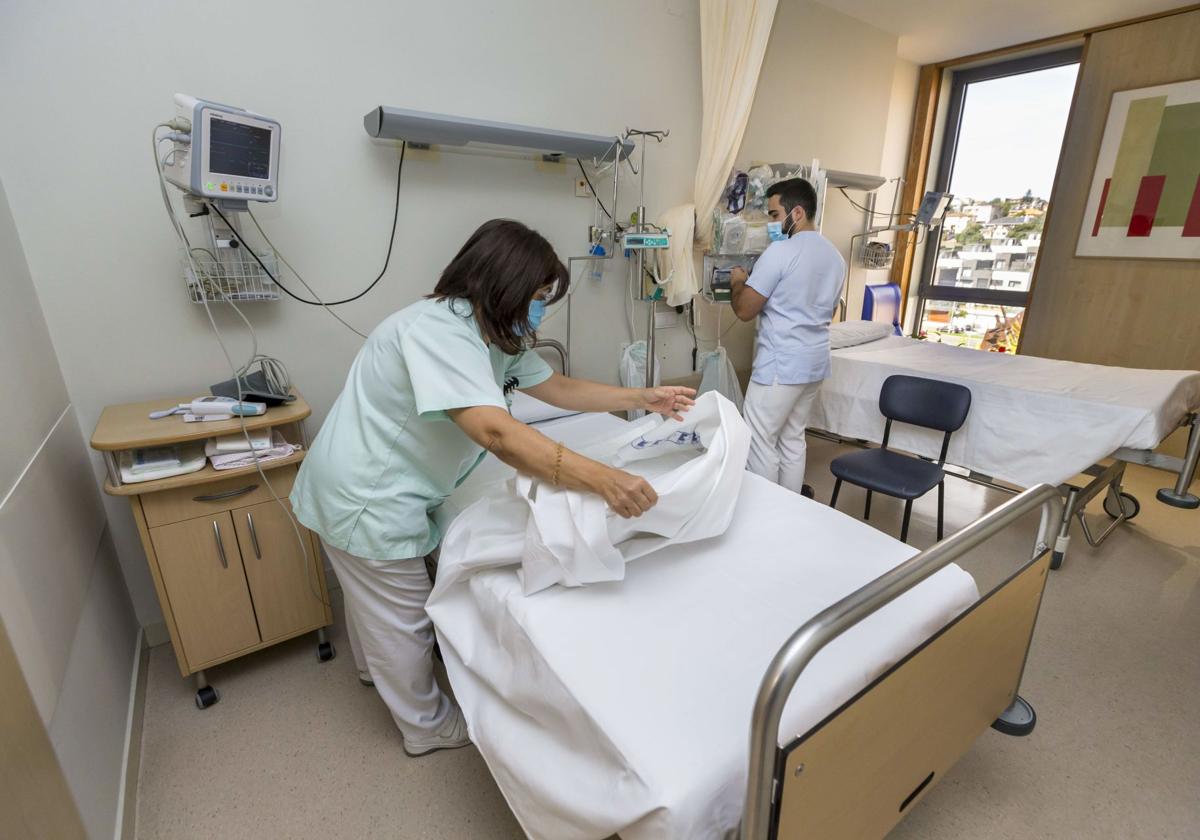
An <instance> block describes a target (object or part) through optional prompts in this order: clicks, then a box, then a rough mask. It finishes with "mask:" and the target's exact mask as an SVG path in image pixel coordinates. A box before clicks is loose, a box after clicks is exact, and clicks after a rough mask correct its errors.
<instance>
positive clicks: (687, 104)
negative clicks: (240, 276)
mask: <svg viewBox="0 0 1200 840" xmlns="http://www.w3.org/2000/svg"><path fill="white" fill-rule="evenodd" d="M51 56H53V59H52V60H50V57H51ZM698 68H699V21H698V15H697V12H696V8H695V2H694V0H656V1H655V2H639V0H613V2H607V3H604V4H599V3H591V2H585V0H571V2H563V1H562V0H557V2H556V1H555V0H522V2H520V3H516V2H506V3H494V2H487V1H486V0H469V2H459V3H416V2H398V0H373V1H372V2H359V3H355V4H338V3H317V2H283V0H274V2H256V3H245V2H240V1H235V0H212V1H211V2H208V3H203V4H196V3H178V2H151V0H141V2H129V3H121V4H114V3H92V2H80V1H79V0H77V1H76V2H59V3H52V4H51V3H42V2H39V0H16V1H15V2H6V3H5V4H4V5H3V8H2V9H0V79H4V80H5V81H4V82H3V83H2V84H0V110H2V111H3V113H5V114H6V115H18V114H19V115H20V116H19V118H12V117H10V116H6V118H5V121H4V122H5V126H4V131H3V132H0V176H2V177H3V178H4V179H5V182H6V183H7V185H8V189H9V194H10V199H11V202H12V207H13V213H14V215H15V216H16V218H17V221H18V224H19V227H20V230H21V233H22V237H23V239H24V243H25V250H26V254H27V257H28V260H29V264H30V267H31V269H32V272H33V275H34V278H35V280H36V283H37V286H38V292H39V294H40V296H41V299H42V304H43V307H44V309H45V312H46V320H47V322H48V324H49V327H50V332H51V335H52V336H53V339H54V344H55V346H56V348H57V349H58V353H59V357H60V359H61V363H62V368H63V373H64V376H65V378H66V382H67V386H68V388H69V390H70V392H71V394H72V396H73V398H74V401H75V405H76V408H77V410H78V412H79V418H80V425H81V426H82V427H83V430H84V432H85V433H90V430H91V429H92V427H93V426H94V423H95V421H96V419H97V417H98V416H99V413H100V410H101V409H102V407H103V406H104V405H106V404H110V403H118V402H126V401H131V400H140V399H150V398H153V397H155V396H157V395H167V394H179V393H194V394H201V393H204V392H205V389H206V386H207V385H209V384H211V383H212V382H216V381H218V380H220V379H224V378H228V376H229V372H228V370H227V368H226V367H225V363H224V361H223V359H222V357H221V354H220V353H219V351H218V348H217V345H216V344H215V342H214V340H213V337H212V332H211V329H210V327H209V325H208V323H207V321H206V319H205V316H204V312H203V310H202V309H201V308H200V307H198V306H196V305H193V304H191V303H189V302H188V301H187V298H186V296H185V290H184V287H183V283H182V281H181V279H180V277H179V265H178V256H177V253H176V250H175V243H174V240H173V236H172V233H171V229H170V227H169V225H168V222H167V219H166V215H165V213H164V212H163V208H162V206H161V201H160V198H159V195H158V187H157V185H156V180H155V175H154V170H153V166H152V161H151V157H150V132H151V129H152V128H153V127H154V125H155V124H156V123H158V122H159V121H161V120H163V119H165V118H169V117H171V116H173V108H174V106H173V102H172V95H173V94H174V93H175V92H177V91H183V92H188V93H192V94H195V95H199V96H203V97H207V98H211V99H215V100H217V101H222V102H229V103H232V104H237V105H242V106H244V107H248V108H251V109H254V110H258V111H261V112H263V113H265V114H268V115H270V116H273V117H275V118H277V119H279V120H280V121H281V122H282V124H283V153H282V154H283V161H282V175H281V179H282V180H281V188H280V194H281V196H282V198H281V200H280V201H279V202H278V203H277V204H276V205H274V206H271V207H269V208H264V209H263V210H262V211H261V213H259V218H260V220H261V221H262V222H263V224H264V226H265V227H266V228H267V229H268V231H269V232H270V233H271V234H272V238H273V239H274V240H275V242H276V244H277V245H279V246H280V248H281V249H282V250H283V251H284V252H285V253H286V254H287V256H288V258H289V260H290V261H291V262H292V263H293V264H294V265H296V267H297V268H299V269H300V270H301V271H303V272H304V273H305V275H306V279H307V280H308V281H309V283H310V284H312V285H313V286H314V287H315V288H317V289H318V290H319V291H320V292H321V293H322V294H324V295H325V296H327V297H328V298H331V299H333V298H337V297H341V296H345V295H347V294H349V293H352V292H357V291H358V290H360V288H361V287H363V286H364V285H365V284H366V282H367V281H368V280H369V279H371V278H373V277H374V276H375V275H376V273H378V271H379V268H380V266H381V264H382V261H383V254H384V250H385V248H386V244H387V243H386V237H387V233H388V230H389V226H390V222H391V218H390V215H391V206H392V197H393V184H394V180H393V179H394V175H395V167H396V160H397V152H396V148H395V147H394V146H393V145H388V144H381V143H378V142H375V141H372V140H371V139H370V138H369V137H368V136H367V135H366V133H365V131H364V130H363V126H362V117H363V115H364V114H365V113H366V112H367V111H368V110H370V109H371V108H373V107H375V106H376V105H380V104H389V105H397V106H404V107H409V108H416V109H425V110H430V111H437V112H443V113H450V114H463V115H468V116H473V117H480V118H488V119H497V120H505V121H511V122H518V123H528V124H533V125H542V126H549V127H556V128H562V129H570V130H578V131H590V132H596V133H612V134H615V133H619V132H621V131H623V130H624V129H625V128H626V127H627V126H632V127H637V128H668V129H670V130H671V136H670V137H669V138H668V139H667V141H666V142H665V143H664V144H663V145H662V146H661V147H655V148H652V149H651V150H650V151H649V153H648V161H647V170H646V171H647V178H646V204H647V206H648V207H649V209H650V212H651V213H653V212H656V211H658V210H662V209H665V208H667V207H669V206H672V205H674V204H677V203H679V202H680V201H683V200H686V199H688V198H689V197H690V192H691V189H692V180H693V177H694V162H695V159H696V155H697V150H698V137H697V135H698V132H699V126H700V90H699V70H698ZM18 80H19V81H18ZM547 169H549V171H547ZM626 172H628V170H626ZM575 174H576V170H574V169H573V168H572V167H568V166H565V165H564V166H559V167H557V168H554V167H549V168H547V167H540V166H538V165H535V164H534V163H533V162H531V161H513V160H506V159H501V158H495V157H492V158H485V157H477V156H470V155H461V154H443V155H440V156H437V155H429V154H424V155H422V154H411V153H410V155H409V157H408V162H407V164H406V166H405V172H404V186H403V191H402V194H401V209H400V220H399V230H398V233H397V241H396V250H395V254H394V255H393V262H392V268H391V270H390V271H389V273H388V276H386V277H385V278H384V280H383V281H382V282H381V283H380V284H379V286H378V287H377V289H376V290H375V291H374V292H372V293H371V294H370V295H368V296H367V297H366V298H364V299H363V300H361V301H358V302H356V303H354V304H351V305H348V306H345V307H342V310H341V311H342V314H343V316H344V317H345V318H346V319H347V320H349V321H350V322H351V323H353V324H355V325H356V326H358V327H359V328H360V329H362V330H364V331H366V330H367V329H370V328H371V327H373V326H374V325H375V324H376V323H378V322H379V321H380V320H382V319H383V318H384V317H385V316H386V315H388V314H389V313H391V312H392V311H394V310H396V309H398V308H400V307H403V306H405V305H407V304H409V303H411V302H412V301H414V300H416V299H417V298H418V297H419V296H421V295H423V294H425V293H427V292H428V291H430V290H431V289H432V287H433V285H434V283H435V282H436V279H437V276H438V274H439V273H440V271H441V269H442V268H443V267H444V266H445V264H446V263H447V262H448V261H449V259H450V258H451V257H452V256H453V254H454V252H455V251H456V250H457V248H458V247H459V245H461V243H462V241H463V240H464V239H465V237H466V235H467V234H468V233H469V232H470V231H471V230H472V229H474V228H475V227H476V226H477V225H478V224H479V223H480V222H482V221H484V220H486V219H488V218H491V217H494V216H508V217H514V218H518V219H521V220H523V221H525V222H527V223H528V224H530V225H533V226H534V227H536V228H538V229H540V230H541V231H542V232H543V233H545V234H546V235H547V236H548V238H549V239H550V240H551V242H553V243H554V245H555V246H556V248H557V249H558V251H559V253H560V255H563V256H566V255H570V254H578V253H583V252H584V250H585V247H584V245H585V236H586V227H587V225H588V224H590V223H591V221H592V212H593V211H592V206H591V203H590V202H589V201H587V200H585V199H579V198H575V194H574V178H575ZM598 186H599V185H598ZM601 190H602V191H603V188H602V187H601ZM623 196H624V198H623V200H622V202H621V203H622V212H624V213H626V214H627V213H628V212H629V208H630V207H631V206H632V204H633V201H632V200H631V199H633V197H634V191H633V190H631V189H624V190H623ZM623 269H624V261H623V260H621V261H619V265H618V266H614V267H612V268H610V270H609V271H608V273H607V274H606V276H605V279H604V281H602V283H601V284H599V285H597V284H596V283H594V282H592V281H582V285H581V287H580V289H579V292H578V294H577V296H576V297H575V313H574V314H575V318H574V327H575V334H574V340H573V343H574V350H575V353H574V361H575V365H576V373H579V374H582V375H585V376H591V377H595V378H600V379H607V380H615V375H616V369H617V360H618V354H619V349H620V345H621V343H622V342H624V341H628V336H627V330H626V327H625V314H624V297H623V295H624V288H625V287H624V278H625V273H624V270H623ZM577 282H581V281H577ZM246 311H247V312H248V314H249V316H250V318H251V320H252V321H253V322H254V324H255V326H256V328H257V329H258V332H259V336H260V339H261V347H262V350H263V351H264V352H267V353H270V354H272V355H275V356H278V357H279V358H281V359H283V360H284V362H285V363H286V364H287V365H288V367H289V368H290V369H291V371H292V374H293V376H294V378H295V381H296V382H297V384H298V386H299V387H300V389H301V390H302V392H303V393H304V394H305V396H306V397H307V398H308V399H309V401H310V402H311V403H312V405H313V408H314V411H315V417H314V419H313V421H311V424H310V431H315V430H316V428H317V424H319V422H320V420H321V419H322V418H323V416H324V415H325V413H326V411H327V410H328V408H329V406H330V404H331V403H332V401H333V399H334V397H335V396H336V395H337V392H338V390H339V389H340V387H341V384H342V382H343V380H344V377H345V373H346V370H347V369H348V368H349V364H350V361H351V359H352V358H353V355H354V353H355V352H356V350H357V348H358V345H359V340H358V339H357V338H356V337H355V336H354V335H352V334H350V333H348V332H346V331H345V330H344V329H343V328H342V327H341V326H340V325H339V324H337V323H336V322H334V321H333V320H332V319H331V318H329V317H328V316H327V315H326V314H325V313H324V312H322V311H321V310H319V309H316V308H312V307H304V306H301V305H299V304H296V303H294V302H291V301H286V302H280V303H271V304H252V305H248V306H247V307H246ZM638 315H639V317H638V330H639V332H641V331H642V330H643V320H644V319H643V318H642V317H641V307H640V306H639V313H638ZM562 320H563V319H562V316H561V315H558V316H555V317H554V318H553V320H551V321H550V322H549V324H548V327H547V329H546V330H545V333H546V334H547V335H549V336H551V337H554V336H557V335H561V330H562ZM220 323H221V325H222V326H223V327H224V328H227V332H229V333H230V334H231V335H233V336H235V337H236V342H235V343H236V350H237V352H238V353H239V354H244V353H245V352H246V348H247V344H246V341H245V340H244V338H243V337H242V336H243V334H244V331H243V330H242V329H240V328H239V327H238V325H237V322H236V321H235V320H233V319H232V318H230V317H227V316H222V317H221V318H220ZM677 335H682V336H687V334H686V332H684V330H683V329H682V328H678V329H675V330H665V331H664V332H663V336H664V338H665V344H666V347H667V350H666V354H667V355H668V356H669V357H670V358H669V359H668V362H669V364H668V366H667V368H666V371H665V372H666V374H667V375H668V376H669V375H673V374H675V373H685V372H686V371H687V370H688V369H689V366H690V363H689V360H688V357H689V355H690V349H691V340H690V337H689V338H687V340H686V341H684V340H682V339H678V340H675V336H677ZM95 464H96V470H97V476H99V474H100V473H99V462H98V461H95ZM97 480H99V479H97ZM106 506H107V510H108V514H109V518H110V520H111V522H112V523H113V534H114V537H115V541H116V544H117V547H118V549H119V553H120V557H121V564H122V566H123V568H124V570H125V574H126V577H127V578H128V580H129V581H130V589H131V592H132V595H133V599H134V603H135V605H136V607H137V613H138V617H139V619H140V620H141V621H142V623H143V624H148V623H151V622H154V621H156V620H157V619H158V618H159V615H160V613H159V610H158V607H157V603H156V600H155V597H154V591H153V587H152V585H151V581H150V577H149V574H148V572H147V571H146V568H145V559H144V557H143V554H142V551H141V548H140V546H139V543H138V540H137V536H136V532H135V530H134V527H133V522H132V518H131V516H130V514H129V512H128V509H127V507H128V505H127V503H126V502H125V501H124V500H120V499H116V500H114V499H107V500H106Z"/></svg>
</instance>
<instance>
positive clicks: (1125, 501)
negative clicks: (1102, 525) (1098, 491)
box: [1104, 493, 1142, 522]
mask: <svg viewBox="0 0 1200 840" xmlns="http://www.w3.org/2000/svg"><path fill="white" fill-rule="evenodd" d="M1115 507H1116V505H1114V504H1113V500H1112V496H1111V495H1108V496H1105V497H1104V512H1105V513H1107V514H1108V515H1109V516H1111V517H1112V518H1113V519H1117V518H1119V517H1120V516H1121V514H1122V513H1124V514H1125V521H1127V522H1128V521H1129V520H1130V519H1133V518H1134V517H1135V516H1137V515H1138V514H1139V513H1141V512H1142V503H1141V502H1139V501H1138V500H1137V496H1133V495H1131V494H1129V493H1122V494H1121V510H1114V508H1115Z"/></svg>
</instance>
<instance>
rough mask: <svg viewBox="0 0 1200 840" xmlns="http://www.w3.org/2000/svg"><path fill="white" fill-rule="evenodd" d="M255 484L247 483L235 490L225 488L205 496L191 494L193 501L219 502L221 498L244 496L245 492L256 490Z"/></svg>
mask: <svg viewBox="0 0 1200 840" xmlns="http://www.w3.org/2000/svg"><path fill="white" fill-rule="evenodd" d="M257 489H258V485H257V484H247V485H246V486H245V487H239V488H237V489H236V490H225V491H223V492H221V493H210V494H209V495H207V496H192V501H193V502H219V501H221V500H222V499H232V498H234V497H235V496H244V495H246V494H247V493H249V492H251V491H253V490H257Z"/></svg>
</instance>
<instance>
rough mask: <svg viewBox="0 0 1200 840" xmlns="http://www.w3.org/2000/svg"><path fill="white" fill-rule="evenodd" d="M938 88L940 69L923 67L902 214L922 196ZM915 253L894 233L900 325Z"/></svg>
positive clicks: (909, 241) (909, 236) (906, 237)
mask: <svg viewBox="0 0 1200 840" xmlns="http://www.w3.org/2000/svg"><path fill="white" fill-rule="evenodd" d="M941 88H942V68H941V67H940V66H937V65H933V64H927V65H925V66H924V67H922V68H921V75H920V76H919V77H918V79H917V102H916V105H915V106H914V111H913V124H912V139H911V140H910V141H909V144H908V163H907V165H906V167H905V170H904V191H903V192H902V193H901V194H900V207H899V210H900V212H901V213H916V212H917V209H918V208H919V207H920V206H921V198H922V197H923V196H924V194H925V182H926V180H927V179H928V176H929V160H930V154H931V150H932V147H933V142H932V140H933V133H934V131H933V129H934V123H935V121H936V120H937V109H938V95H939V94H940V93H941ZM915 252H916V249H915V248H914V247H913V233H912V232H908V233H897V234H896V254H895V257H894V258H893V260H892V274H891V277H890V278H889V281H890V282H892V283H896V284H897V285H899V286H900V305H901V316H900V317H901V322H903V319H904V309H905V308H907V306H908V284H909V282H910V279H911V277H912V270H913V257H914V255H915Z"/></svg>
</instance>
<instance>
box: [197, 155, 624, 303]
mask: <svg viewBox="0 0 1200 840" xmlns="http://www.w3.org/2000/svg"><path fill="white" fill-rule="evenodd" d="M407 149H408V143H407V142H403V143H401V144H400V164H399V166H397V167H396V198H395V202H394V203H393V206H392V233H391V235H390V236H389V237H388V249H387V256H385V257H384V259H383V268H381V269H380V270H379V275H378V276H377V277H376V278H375V279H374V280H372V281H371V285H369V286H367V288H365V289H363V290H362V291H361V292H359V293H358V294H356V295H354V296H353V297H348V298H343V299H342V300H331V301H319V300H307V299H306V298H302V297H300V296H298V295H296V294H294V293H293V292H292V291H291V290H290V289H289V288H288V287H287V286H285V285H283V284H282V283H280V282H279V278H278V277H276V276H275V275H274V274H272V273H271V270H270V269H269V268H267V267H266V265H264V264H263V261H262V260H260V259H259V258H258V254H256V253H254V249H253V248H247V249H246V250H247V251H249V252H250V256H252V257H254V261H255V262H256V263H258V265H259V267H261V268H262V270H263V271H264V272H266V274H267V276H268V277H270V278H271V281H272V282H273V283H274V284H275V285H276V286H278V287H279V288H280V290H282V291H283V293H284V294H286V295H287V296H288V297H290V298H291V299H292V300H295V301H299V302H300V303H304V304H308V305H309V306H341V305H342V304H343V303H350V302H351V301H355V300H358V299H359V298H360V297H362V296H363V295H365V294H366V293H367V292H369V291H371V290H372V289H374V288H375V286H376V285H377V284H378V283H379V281H380V280H382V279H383V275H384V274H386V273H387V270H388V265H389V264H390V263H391V261H392V247H393V246H394V245H395V244H396V223H397V221H398V219H399V218H400V176H401V175H403V174H404V152H405V150H407ZM209 206H210V207H212V209H213V210H214V211H215V212H216V214H217V215H218V216H220V217H221V221H223V222H224V223H225V226H226V227H228V228H229V229H230V230H231V231H234V227H233V225H232V224H230V223H229V219H227V218H225V214H224V213H222V212H221V210H220V209H219V208H218V207H217V205H216V204H215V203H210V204H209ZM601 206H603V205H601ZM234 233H235V234H236V233H237V232H236V231H234ZM237 235H238V238H239V239H240V238H241V235H240V234H237Z"/></svg>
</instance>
